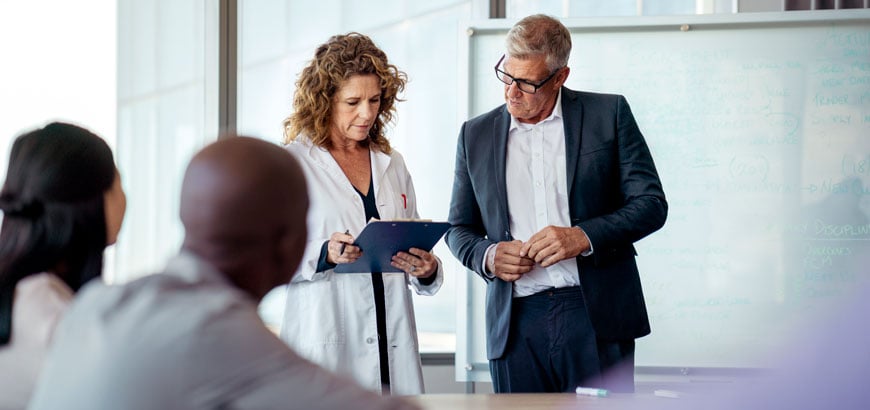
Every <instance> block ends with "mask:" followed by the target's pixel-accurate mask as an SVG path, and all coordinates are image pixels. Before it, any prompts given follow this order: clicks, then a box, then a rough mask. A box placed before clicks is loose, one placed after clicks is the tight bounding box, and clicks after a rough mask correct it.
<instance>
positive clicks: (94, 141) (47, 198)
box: [0, 123, 126, 409]
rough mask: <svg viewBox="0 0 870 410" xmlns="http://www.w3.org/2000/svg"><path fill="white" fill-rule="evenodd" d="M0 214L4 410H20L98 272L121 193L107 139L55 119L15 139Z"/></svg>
mask: <svg viewBox="0 0 870 410" xmlns="http://www.w3.org/2000/svg"><path fill="white" fill-rule="evenodd" d="M0 210H2V211H3V224H2V228H0V379H2V380H4V383H3V385H2V387H0V408H4V409H5V408H23V407H25V406H26V405H27V401H28V400H29V398H30V394H31V391H32V389H33V384H34V383H35V381H36V378H37V375H38V373H39V369H40V367H41V364H42V360H43V357H44V355H45V351H46V349H47V348H48V344H49V341H50V338H51V334H52V330H53V329H54V326H55V324H56V323H57V321H58V320H59V319H60V317H61V316H62V314H63V312H64V310H65V309H66V307H67V305H69V303H70V302H71V301H72V298H73V294H74V292H76V291H77V290H78V289H79V288H80V287H82V285H84V284H85V283H86V282H88V281H89V280H91V279H94V278H97V277H100V276H101V275H102V269H103V251H104V249H105V248H106V246H108V245H110V244H113V243H114V242H115V239H116V238H117V235H118V231H119V230H120V228H121V222H122V220H123V218H124V212H125V210H126V197H125V195H124V191H123V189H122V188H121V178H120V175H119V174H118V171H117V169H116V167H115V163H114V160H113V157H112V151H111V150H110V149H109V146H108V145H107V144H106V143H105V141H103V140H102V139H100V138H99V137H98V136H96V135H94V134H93V133H91V132H90V131H88V130H85V129H83V128H80V127H77V126H75V125H71V124H64V123H51V124H48V125H47V126H45V127H43V128H41V129H37V130H34V131H31V132H28V133H25V134H23V135H21V136H19V137H18V138H17V139H16V140H15V142H14V143H13V145H12V151H11V154H10V158H9V168H8V171H7V173H6V182H5V183H4V185H3V189H2V191H0Z"/></svg>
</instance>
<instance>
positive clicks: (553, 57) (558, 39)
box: [505, 14, 571, 72]
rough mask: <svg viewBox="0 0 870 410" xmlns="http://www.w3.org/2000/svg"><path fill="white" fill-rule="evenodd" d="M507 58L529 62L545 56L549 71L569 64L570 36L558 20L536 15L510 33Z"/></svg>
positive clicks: (506, 47)
mask: <svg viewBox="0 0 870 410" xmlns="http://www.w3.org/2000/svg"><path fill="white" fill-rule="evenodd" d="M505 49H506V50H507V55H508V57H513V58H518V59H521V60H522V59H527V58H531V57H534V56H539V55H541V54H543V55H544V56H545V57H546V63H547V68H549V69H550V72H553V71H556V70H557V69H559V68H562V67H565V66H567V65H568V57H569V56H570V55H571V33H569V32H568V29H567V28H566V27H565V26H564V25H563V24H562V23H561V22H560V21H559V20H557V19H556V18H555V17H551V16H548V15H546V14H534V15H531V16H528V17H526V18H524V19H522V20H520V21H518V22H517V24H514V26H513V27H512V28H511V29H510V31H508V33H507V38H506V39H505Z"/></svg>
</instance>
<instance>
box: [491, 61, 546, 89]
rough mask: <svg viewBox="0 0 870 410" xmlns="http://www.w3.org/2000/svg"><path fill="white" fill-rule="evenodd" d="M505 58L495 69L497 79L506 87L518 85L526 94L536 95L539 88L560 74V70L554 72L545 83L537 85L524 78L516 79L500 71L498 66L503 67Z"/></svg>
mask: <svg viewBox="0 0 870 410" xmlns="http://www.w3.org/2000/svg"><path fill="white" fill-rule="evenodd" d="M504 57H505V56H504V55H502V56H501V58H500V59H499V60H498V62H497V63H495V67H493V68H495V77H496V78H498V80H499V81H501V82H503V83H505V84H506V85H511V84H513V83H517V88H519V89H520V91H522V92H524V93H528V94H534V93H536V92H537V91H538V88H541V87H543V86H544V84H546V83H547V81H550V80H551V79H552V78H553V77H555V76H556V73H558V72H559V70H556V71H553V73H552V74H550V76H549V77H547V78H545V79H544V81H541V82H539V83H537V84H535V83H533V82H531V81H529V80H524V79H522V78H514V77H513V76H512V75H510V74H508V73H506V72H504V71H502V70H499V69H498V66H500V65H501V63H502V61H504Z"/></svg>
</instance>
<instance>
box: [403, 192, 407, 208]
mask: <svg viewBox="0 0 870 410" xmlns="http://www.w3.org/2000/svg"><path fill="white" fill-rule="evenodd" d="M402 204H403V206H404V207H405V209H408V197H407V196H405V194H402Z"/></svg>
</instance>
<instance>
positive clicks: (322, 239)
mask: <svg viewBox="0 0 870 410" xmlns="http://www.w3.org/2000/svg"><path fill="white" fill-rule="evenodd" d="M406 81H407V80H406V75H405V74H404V73H403V72H401V71H399V70H398V69H397V68H396V67H395V66H394V65H392V64H390V63H389V62H388V61H387V56H386V54H384V52H383V51H381V50H380V49H379V48H378V47H377V46H376V45H375V44H374V43H373V42H372V41H371V39H369V38H368V37H367V36H365V35H362V34H359V33H349V34H347V35H337V36H333V37H332V38H330V39H329V41H327V42H326V43H324V44H322V45H321V46H320V47H318V48H317V51H316V52H315V56H314V59H313V60H312V61H311V62H310V64H309V65H308V66H307V67H306V68H305V69H304V70H303V71H302V73H301V74H300V76H299V79H298V81H297V83H296V94H295V96H294V101H293V108H294V113H293V114H292V115H291V116H290V117H289V118H287V120H285V122H284V125H285V134H286V140H285V142H286V143H287V144H288V145H287V149H288V150H289V151H290V152H291V153H292V154H293V155H295V156H296V158H297V159H299V161H300V163H301V164H302V167H303V169H304V170H305V176H306V179H307V183H308V191H309V197H310V199H311V207H310V211H309V215H308V239H309V241H308V244H307V247H306V250H305V256H304V258H303V262H302V264H301V265H300V267H299V270H298V271H297V274H296V276H295V277H294V278H293V281H292V282H291V283H290V285H289V286H288V291H287V305H286V309H285V312H284V322H283V326H282V329H281V337H282V338H283V339H284V340H285V341H286V342H287V343H288V344H289V345H290V346H292V347H293V348H294V349H295V350H296V351H297V352H299V353H300V354H301V355H303V356H304V357H307V358H308V359H310V360H312V361H313V362H315V363H317V364H319V365H321V366H323V367H325V368H327V369H330V370H333V371H335V372H338V373H341V374H345V375H348V376H350V377H352V378H353V379H354V380H356V381H357V382H358V383H360V384H361V385H363V386H364V387H366V388H369V389H371V390H374V391H380V392H383V393H384V394H420V393H422V391H423V377H422V370H421V366H420V354H419V346H418V342H417V332H416V325H415V321H414V308H413V304H412V300H411V292H410V288H413V289H414V290H415V291H416V292H417V293H418V294H421V295H432V294H434V293H435V292H437V291H438V289H439V288H440V287H441V283H442V281H443V277H444V275H443V271H442V269H441V263H440V261H439V260H438V259H437V258H436V257H435V256H434V255H433V254H432V253H430V252H428V251H426V250H423V249H416V248H412V249H411V250H410V251H409V252H407V253H406V252H399V253H398V254H397V255H395V256H394V257H393V262H392V264H393V266H394V267H396V268H399V269H401V270H402V271H403V272H398V273H383V274H382V273H378V272H375V273H371V272H364V273H362V272H361V273H339V274H336V273H335V271H334V268H335V267H336V265H337V264H342V263H349V262H353V261H354V260H356V259H357V258H358V257H359V256H360V249H359V248H358V247H356V246H353V240H354V238H355V237H356V235H358V234H359V233H360V232H361V231H362V229H363V227H364V226H365V224H366V222H367V221H368V220H369V219H371V218H373V217H374V218H378V219H384V220H386V219H400V218H417V217H418V214H417V201H416V197H415V195H414V185H413V183H412V182H411V176H410V174H409V173H408V170H407V168H406V167H405V162H404V160H403V159H402V156H401V155H400V154H399V153H398V152H396V151H395V150H393V149H392V148H391V147H390V143H389V141H388V140H387V139H386V138H385V136H384V130H385V125H386V123H388V122H389V121H390V120H392V118H393V114H394V112H395V107H394V104H395V102H396V101H397V94H398V93H399V92H400V91H401V90H402V89H403V88H404V86H405V82H406Z"/></svg>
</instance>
